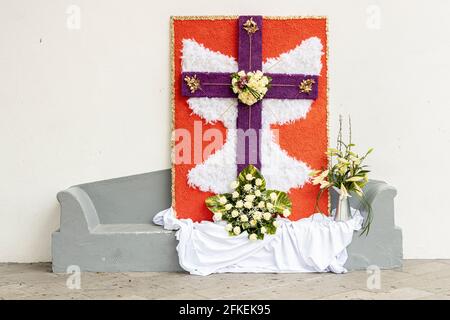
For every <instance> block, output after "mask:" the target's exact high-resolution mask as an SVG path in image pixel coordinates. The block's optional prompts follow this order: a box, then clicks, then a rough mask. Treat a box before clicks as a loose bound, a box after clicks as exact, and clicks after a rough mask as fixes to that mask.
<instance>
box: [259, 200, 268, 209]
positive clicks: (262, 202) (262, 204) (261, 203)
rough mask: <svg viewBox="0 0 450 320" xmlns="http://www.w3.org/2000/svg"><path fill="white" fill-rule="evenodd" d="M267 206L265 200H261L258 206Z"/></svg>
mask: <svg viewBox="0 0 450 320" xmlns="http://www.w3.org/2000/svg"><path fill="white" fill-rule="evenodd" d="M265 206H266V203H265V202H264V201H260V202H259V203H258V208H260V209H262V208H264V207H265Z"/></svg>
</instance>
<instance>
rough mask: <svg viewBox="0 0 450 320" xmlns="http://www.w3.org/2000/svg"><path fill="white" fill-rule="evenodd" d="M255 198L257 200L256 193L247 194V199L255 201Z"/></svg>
mask: <svg viewBox="0 0 450 320" xmlns="http://www.w3.org/2000/svg"><path fill="white" fill-rule="evenodd" d="M253 200H255V195H253V194H248V195H246V196H245V201H250V202H253Z"/></svg>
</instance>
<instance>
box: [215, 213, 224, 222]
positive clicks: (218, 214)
mask: <svg viewBox="0 0 450 320" xmlns="http://www.w3.org/2000/svg"><path fill="white" fill-rule="evenodd" d="M214 220H215V221H219V220H222V213H221V212H216V213H214Z"/></svg>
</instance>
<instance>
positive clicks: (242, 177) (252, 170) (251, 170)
mask: <svg viewBox="0 0 450 320" xmlns="http://www.w3.org/2000/svg"><path fill="white" fill-rule="evenodd" d="M248 174H251V175H252V176H253V180H251V181H250V180H247V175H248ZM256 179H261V180H262V184H261V185H260V186H258V189H259V190H261V191H264V190H266V180H265V179H264V177H263V176H262V174H261V173H260V172H259V170H258V169H257V168H256V167H255V166H253V165H251V164H250V165H248V166H247V167H245V168H244V169H243V170H242V171H241V172H240V173H239V176H238V180H239V185H241V186H243V185H245V184H247V183H252V184H254V183H255V181H256Z"/></svg>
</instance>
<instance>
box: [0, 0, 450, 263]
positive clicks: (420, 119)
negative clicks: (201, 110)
mask: <svg viewBox="0 0 450 320" xmlns="http://www.w3.org/2000/svg"><path fill="white" fill-rule="evenodd" d="M159 3H160V5H159V6H157V5H156V4H152V1H145V0H142V1H126V0H121V1H119V0H116V1H112V0H91V1H87V0H86V1H81V0H72V1H55V0H40V1H25V0H0V148H1V149H0V152H1V154H0V261H10V262H11V261H18V262H31V261H49V260H50V258H51V256H50V239H51V237H50V235H51V232H52V231H53V230H55V229H57V228H58V224H59V216H58V210H59V208H58V204H57V202H56V199H55V195H56V193H57V192H58V191H59V190H62V189H65V188H67V187H68V186H70V185H73V184H77V183H81V182H88V181H94V180H99V179H106V178H112V177H118V176H123V175H129V174H135V173H142V172H147V171H151V170H158V169H164V168H168V167H169V166H170V164H169V130H170V128H169V122H170V107H169V73H168V72H169V67H168V65H169V16H170V15H222V14H245V13H247V14H248V13H252V14H265V15H328V16H329V18H330V32H329V43H330V72H329V73H330V114H331V125H332V127H331V137H332V141H334V137H335V133H336V119H337V114H339V113H343V114H348V113H350V114H351V115H352V118H353V123H354V126H353V131H354V134H353V136H354V140H356V142H359V145H360V147H361V149H366V148H368V147H370V146H373V147H375V152H374V153H373V156H372V157H371V162H370V164H371V165H372V169H373V175H372V177H373V178H377V179H383V180H386V181H388V182H389V183H391V184H392V185H394V186H396V187H397V188H398V191H399V194H398V197H397V199H396V200H397V202H396V221H397V224H398V225H399V226H401V227H402V229H403V235H404V255H405V257H406V258H450V246H449V245H448V242H449V240H450V236H449V234H450V233H449V232H448V227H449V226H450V212H449V211H450V210H449V209H447V208H448V206H449V204H448V203H447V202H448V196H447V193H448V191H447V186H448V181H450V173H449V171H448V170H447V167H448V166H447V164H448V163H449V162H450V159H449V158H450V148H449V146H450V132H449V131H450V125H449V124H448V115H449V114H450V105H449V101H450V90H449V89H448V88H447V87H448V85H449V74H450V62H449V59H448V57H449V56H450V44H449V41H448V39H449V33H450V19H448V17H447V14H448V12H450V2H446V1H438V0H434V1H406V0H404V1H388V0H385V1H375V0H371V1H369V0H358V1H357V0H355V1H332V0H330V1H300V0H292V1H282V0H278V1H275V2H274V1H272V0H267V1H263V0H260V1H250V0H247V1H242V0H227V1H211V0H198V1H195V0H190V1H186V0H184V1H175V0H165V1H160V2H159ZM70 4H75V5H78V6H79V7H80V8H81V29H80V30H69V29H68V28H67V27H66V19H67V14H66V9H67V7H68V5H70ZM274 4H275V5H274ZM369 5H378V7H375V10H376V8H379V10H381V24H380V29H371V28H369V27H368V25H367V23H368V21H369V26H370V15H368V13H367V9H368V8H370V7H369ZM370 10H371V9H369V12H370ZM368 19H369V20H368Z"/></svg>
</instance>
